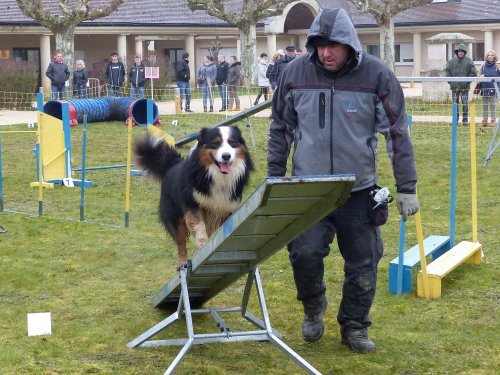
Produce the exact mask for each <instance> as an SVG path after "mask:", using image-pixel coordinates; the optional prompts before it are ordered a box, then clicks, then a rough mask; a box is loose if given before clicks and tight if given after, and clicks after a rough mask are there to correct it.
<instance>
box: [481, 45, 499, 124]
mask: <svg viewBox="0 0 500 375" xmlns="http://www.w3.org/2000/svg"><path fill="white" fill-rule="evenodd" d="M479 77H496V78H498V77H500V70H499V69H498V66H497V55H496V53H495V51H488V52H487V53H486V56H485V57H484V64H483V65H481V68H480V69H479ZM480 88H481V89H480V93H481V101H482V104H483V121H481V125H482V126H488V109H489V112H490V118H491V121H490V125H491V126H495V124H496V123H497V115H496V112H497V111H496V101H497V88H498V83H497V84H495V83H493V82H481V84H480Z"/></svg>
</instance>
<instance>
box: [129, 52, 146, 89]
mask: <svg viewBox="0 0 500 375" xmlns="http://www.w3.org/2000/svg"><path fill="white" fill-rule="evenodd" d="M134 60H135V63H134V65H132V67H131V68H130V72H129V74H128V79H129V81H130V96H131V97H132V98H135V97H136V93H137V94H139V98H144V85H145V84H146V67H145V66H144V64H143V62H142V60H141V56H139V55H136V56H135V59H134Z"/></svg>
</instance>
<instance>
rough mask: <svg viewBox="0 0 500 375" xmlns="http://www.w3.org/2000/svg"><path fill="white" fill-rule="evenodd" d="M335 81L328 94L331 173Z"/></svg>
mask: <svg viewBox="0 0 500 375" xmlns="http://www.w3.org/2000/svg"><path fill="white" fill-rule="evenodd" d="M334 85H335V81H332V94H331V95H330V174H333V95H335V86H334Z"/></svg>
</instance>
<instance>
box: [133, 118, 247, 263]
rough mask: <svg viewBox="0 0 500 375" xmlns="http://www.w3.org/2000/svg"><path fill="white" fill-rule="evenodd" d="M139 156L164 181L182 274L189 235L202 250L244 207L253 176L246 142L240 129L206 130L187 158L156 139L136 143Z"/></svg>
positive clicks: (164, 207)
mask: <svg viewBox="0 0 500 375" xmlns="http://www.w3.org/2000/svg"><path fill="white" fill-rule="evenodd" d="M135 154H136V155H137V162H138V164H139V165H140V166H142V167H143V168H144V169H145V170H146V171H148V172H149V173H150V174H151V175H153V176H154V177H156V178H158V179H159V180H160V181H161V196H160V205H159V216H160V220H161V221H162V223H163V225H164V226H165V229H166V230H167V232H168V233H169V234H170V236H171V237H172V239H173V240H174V242H175V244H176V245H177V251H178V254H179V260H178V262H177V270H179V269H181V268H182V266H183V265H184V264H186V262H187V248H186V243H187V239H188V237H189V234H191V235H192V236H193V238H194V240H195V244H196V247H197V249H201V248H202V247H203V246H204V245H205V243H206V242H207V241H208V238H209V237H210V236H211V235H212V234H213V233H214V232H215V231H216V230H217V229H218V228H219V227H220V226H221V225H222V223H223V222H224V221H225V220H226V219H227V218H228V217H229V216H230V215H231V213H232V212H233V211H234V210H235V209H236V208H237V207H238V205H239V204H240V202H241V197H242V193H243V189H244V188H245V186H247V184H248V181H249V177H250V172H251V171H252V170H253V163H252V160H251V158H250V154H249V152H248V148H247V146H246V144H245V140H244V139H243V136H242V134H241V131H240V129H239V128H238V127H236V126H221V127H216V128H203V129H201V130H200V132H199V133H198V137H197V143H196V145H195V146H194V147H193V149H192V150H191V153H190V155H189V156H188V157H187V158H184V157H182V156H181V155H180V154H179V152H177V151H176V150H175V148H173V147H171V146H169V145H168V144H167V143H166V142H164V141H163V140H162V139H158V138H155V137H153V136H147V137H146V138H145V139H143V140H142V141H138V142H136V144H135Z"/></svg>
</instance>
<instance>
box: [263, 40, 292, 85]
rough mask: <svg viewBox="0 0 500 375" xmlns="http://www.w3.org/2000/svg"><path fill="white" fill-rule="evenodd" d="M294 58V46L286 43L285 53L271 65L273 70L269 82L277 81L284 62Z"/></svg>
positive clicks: (283, 67)
mask: <svg viewBox="0 0 500 375" xmlns="http://www.w3.org/2000/svg"><path fill="white" fill-rule="evenodd" d="M293 59H295V46H293V45H288V46H286V55H285V56H284V57H282V58H281V59H279V60H278V61H276V63H275V64H274V65H273V71H272V73H271V79H269V81H271V82H278V81H279V79H280V75H281V72H282V71H283V69H285V66H286V64H288V63H289V62H290V61H292V60H293Z"/></svg>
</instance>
